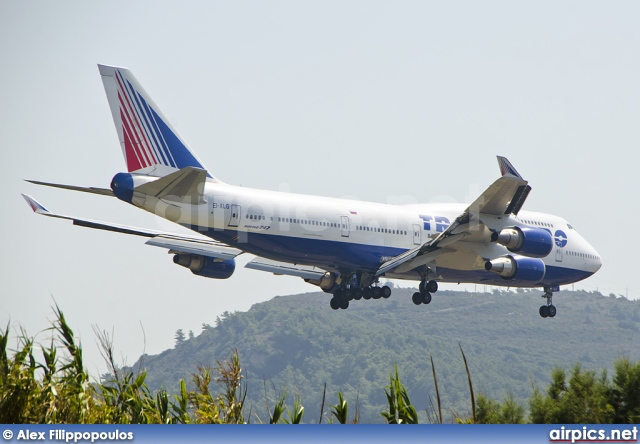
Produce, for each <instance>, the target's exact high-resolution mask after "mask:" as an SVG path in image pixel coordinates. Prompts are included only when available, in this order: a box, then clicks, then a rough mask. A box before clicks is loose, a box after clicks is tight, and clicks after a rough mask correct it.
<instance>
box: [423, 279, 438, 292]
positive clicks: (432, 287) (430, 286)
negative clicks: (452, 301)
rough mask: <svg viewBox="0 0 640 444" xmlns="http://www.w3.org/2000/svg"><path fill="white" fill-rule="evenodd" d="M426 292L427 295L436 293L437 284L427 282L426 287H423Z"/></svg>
mask: <svg viewBox="0 0 640 444" xmlns="http://www.w3.org/2000/svg"><path fill="white" fill-rule="evenodd" d="M425 288H426V290H427V292H429V293H435V292H436V291H438V283H437V282H436V281H429V282H427V285H426V286H425Z"/></svg>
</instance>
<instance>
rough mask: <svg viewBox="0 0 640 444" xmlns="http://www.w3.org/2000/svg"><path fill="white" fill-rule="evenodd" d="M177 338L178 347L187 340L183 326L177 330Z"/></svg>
mask: <svg viewBox="0 0 640 444" xmlns="http://www.w3.org/2000/svg"><path fill="white" fill-rule="evenodd" d="M175 340H176V348H177V347H179V346H180V345H182V343H183V342H184V340H185V336H184V331H182V329H181V328H179V329H178V330H176V336H175Z"/></svg>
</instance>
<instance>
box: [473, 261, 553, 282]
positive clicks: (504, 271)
mask: <svg viewBox="0 0 640 444" xmlns="http://www.w3.org/2000/svg"><path fill="white" fill-rule="evenodd" d="M484 269H485V270H487V271H491V272H493V273H497V274H499V275H500V276H502V278H503V279H505V280H513V281H516V282H517V283H523V284H524V283H526V284H537V283H539V282H540V281H542V279H543V278H544V274H545V272H546V268H545V266H544V262H542V259H538V258H533V257H524V256H511V255H507V256H502V257H499V258H496V259H493V260H491V261H487V262H485V264H484Z"/></svg>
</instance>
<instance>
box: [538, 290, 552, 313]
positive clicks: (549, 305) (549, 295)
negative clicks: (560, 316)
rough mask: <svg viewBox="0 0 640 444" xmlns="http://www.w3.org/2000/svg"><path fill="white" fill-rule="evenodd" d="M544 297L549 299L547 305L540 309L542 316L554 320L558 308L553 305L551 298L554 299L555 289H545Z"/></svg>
mask: <svg viewBox="0 0 640 444" xmlns="http://www.w3.org/2000/svg"><path fill="white" fill-rule="evenodd" d="M542 297H543V298H547V305H543V306H541V307H540V316H542V317H543V318H553V317H554V316H555V315H556V307H555V305H553V304H552V303H551V298H553V288H552V287H544V294H543V295H542Z"/></svg>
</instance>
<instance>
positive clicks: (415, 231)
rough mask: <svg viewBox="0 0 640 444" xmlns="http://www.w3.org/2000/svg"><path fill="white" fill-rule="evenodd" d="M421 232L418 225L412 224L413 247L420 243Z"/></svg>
mask: <svg viewBox="0 0 640 444" xmlns="http://www.w3.org/2000/svg"><path fill="white" fill-rule="evenodd" d="M421 239H422V232H421V230H420V225H418V224H413V245H420V244H421V243H422V240H421Z"/></svg>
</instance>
